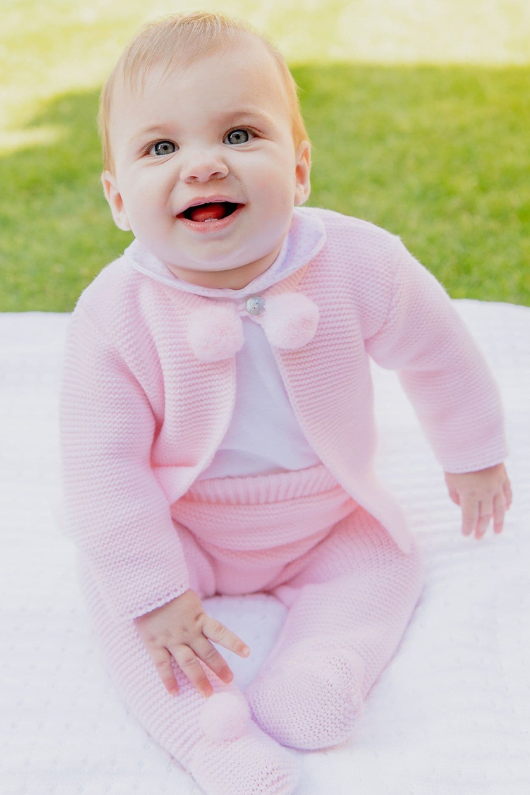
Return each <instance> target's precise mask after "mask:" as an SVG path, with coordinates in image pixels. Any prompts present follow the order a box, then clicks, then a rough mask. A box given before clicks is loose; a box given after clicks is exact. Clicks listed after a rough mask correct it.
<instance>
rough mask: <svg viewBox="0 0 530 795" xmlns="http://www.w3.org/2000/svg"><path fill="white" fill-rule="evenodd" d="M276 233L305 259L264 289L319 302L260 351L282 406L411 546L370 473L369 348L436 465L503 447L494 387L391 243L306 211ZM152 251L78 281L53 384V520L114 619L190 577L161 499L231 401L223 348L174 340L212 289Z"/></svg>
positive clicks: (220, 430)
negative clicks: (58, 516)
mask: <svg viewBox="0 0 530 795" xmlns="http://www.w3.org/2000/svg"><path fill="white" fill-rule="evenodd" d="M315 229H316V231H317V232H318V233H319V234H320V237H321V241H320V245H319V246H317V247H316V249H315V248H314V247H313V249H312V250H311V251H310V252H308V247H307V245H304V240H305V238H306V237H307V232H308V230H311V232H312V235H313V238H314V235H315ZM290 235H291V240H292V245H291V255H290V256H291V257H293V258H294V260H293V261H295V262H296V263H297V264H300V263H301V262H303V260H304V259H305V260H306V261H305V262H304V263H303V264H302V265H301V267H299V268H298V270H296V271H295V272H294V273H291V274H290V275H288V276H287V277H286V278H284V279H283V280H282V281H279V282H278V283H276V284H273V285H272V286H271V287H269V288H268V289H266V290H264V291H263V292H262V293H261V296H262V298H263V299H264V300H265V305H266V302H267V299H268V298H270V297H272V296H276V295H282V294H286V293H296V292H299V293H301V294H302V295H304V296H306V297H307V298H309V299H311V300H312V301H313V302H314V303H315V304H316V305H317V307H318V310H319V318H318V326H317V328H316V333H315V334H314V336H313V338H312V339H311V340H310V341H309V342H308V343H307V344H305V345H304V346H303V347H300V348H298V349H296V350H292V349H281V348H274V347H273V351H274V355H275V358H276V361H277V364H278V367H279V370H280V373H281V376H282V378H283V381H284V385H285V389H286V391H287V394H288V396H289V400H290V402H291V405H292V408H293V411H294V413H295V416H296V418H297V420H298V422H299V424H300V426H301V428H302V430H303V432H304V434H305V436H306V438H307V440H308V441H309V443H310V445H311V446H312V448H313V449H314V450H315V452H316V454H317V455H318V457H319V458H320V459H321V461H322V462H323V463H324V464H325V466H326V467H327V468H328V469H329V471H330V472H331V473H332V474H333V475H334V477H335V478H336V480H337V481H338V482H339V483H340V484H341V485H342V486H343V488H344V489H345V490H346V491H347V492H348V493H349V494H350V495H351V496H352V497H353V498H354V499H355V500H356V501H357V502H359V503H360V504H361V505H362V506H363V507H364V508H366V509H367V510H368V511H369V512H370V513H371V514H373V515H374V516H375V517H376V518H377V519H378V520H379V521H380V522H381V523H382V524H383V525H384V526H385V527H386V528H387V530H388V532H389V533H390V534H391V535H392V537H393V538H394V539H395V541H396V542H397V544H398V545H399V547H400V548H401V549H402V550H403V551H404V552H408V551H409V549H410V531H409V529H408V528H407V523H406V518H405V515H404V513H403V511H402V509H401V508H400V506H399V504H398V503H397V501H396V500H395V498H394V497H393V496H392V495H391V494H390V493H389V492H388V490H387V489H386V488H385V487H384V486H383V485H382V484H381V483H380V482H379V481H378V479H377V477H376V475H375V472H374V454H375V449H376V429H375V423H374V413H373V393H372V381H371V377H370V368H369V356H371V357H372V358H373V359H374V360H375V361H376V362H378V363H379V364H380V365H381V366H383V367H386V368H392V369H395V370H397V371H398V375H399V379H400V381H401V384H402V386H403V388H404V389H405V391H406V394H407V396H408V398H409V399H410V401H411V403H412V405H413V407H414V409H415V411H416V413H417V415H418V417H419V420H420V422H421V423H422V427H423V429H424V431H425V434H426V436H427V438H428V440H429V442H430V444H431V445H432V448H433V450H434V453H435V455H436V457H437V459H438V461H439V462H440V464H441V465H442V467H443V468H444V470H445V471H447V472H467V471H474V470H478V469H482V468H485V467H487V466H493V465H494V464H497V463H499V462H501V461H502V460H503V459H504V458H505V456H506V453H507V448H506V441H505V435H504V428H503V417H502V410H501V403H500V397H499V392H498V389H497V386H496V384H495V382H494V379H493V377H492V375H491V373H490V371H489V369H488V367H487V365H486V363H485V361H484V359H483V357H482V356H481V355H480V353H479V351H478V349H477V346H476V344H475V342H474V341H473V339H472V337H471V335H470V333H469V331H468V330H467V328H466V327H465V325H464V323H463V322H462V320H461V319H460V317H459V315H458V314H457V312H456V310H455V309H454V307H453V305H452V303H451V300H450V298H449V296H448V295H447V293H446V292H445V291H444V289H443V288H442V286H441V285H440V284H439V282H437V281H436V279H435V278H434V276H432V275H431V274H430V273H429V272H428V271H427V270H426V269H425V268H424V267H423V266H422V265H420V264H419V263H418V262H417V260H415V259H414V257H412V255H411V254H410V253H409V252H408V251H407V249H406V248H405V247H404V246H403V244H402V243H401V241H400V240H399V238H397V237H395V236H394V235H392V234H390V233H389V232H386V231H384V230H382V229H380V228H378V227H376V226H374V225H372V224H370V223H367V222H364V221H361V220H358V219H355V218H351V217H348V216H344V215H341V214H339V213H335V212H332V211H328V210H322V209H316V208H299V209H296V210H295V211H294V213H293V220H292V225H291V230H290ZM318 249H319V250H318ZM315 250H318V253H316V255H314V256H308V254H311V255H312V254H314V251H315ZM149 260H151V261H152V255H150V254H149V253H148V252H146V251H145V250H144V249H143V248H142V246H141V245H140V244H139V242H138V241H135V242H134V243H133V244H132V245H131V246H130V247H129V249H127V250H126V252H125V253H124V255H123V256H122V257H120V258H119V259H118V260H116V261H114V262H112V263H111V264H110V265H108V266H107V267H106V268H104V269H103V270H102V272H101V273H100V274H99V275H98V276H97V277H96V279H95V280H94V281H93V282H92V283H91V284H90V285H89V286H88V287H87V288H86V290H85V291H84V292H83V293H82V295H81V297H80V299H79V301H78V303H77V305H76V307H75V310H74V312H73V314H72V317H71V321H70V324H69V329H68V335H67V345H66V352H65V360H64V371H63V382H62V390H61V410H60V424H61V446H62V468H63V499H64V506H63V507H64V517H65V532H66V533H67V535H69V536H71V537H72V539H73V540H74V542H75V543H76V545H77V546H78V548H79V550H80V553H81V554H82V555H83V556H84V560H85V561H86V562H87V564H88V566H89V567H90V568H91V570H92V572H93V574H94V575H95V577H96V578H97V581H98V583H99V585H100V588H101V591H102V594H103V596H104V598H105V600H106V602H107V604H108V607H109V609H110V610H111V611H112V614H113V615H114V616H115V618H116V619H119V620H128V619H131V618H134V617H136V616H139V615H141V614H143V613H146V612H148V611H150V610H153V609H154V608H156V607H158V606H160V605H162V604H165V603H166V602H168V601H170V600H171V599H173V598H175V597H177V596H179V595H180V594H181V593H183V592H184V591H185V590H186V589H187V588H189V587H190V584H189V577H188V572H187V569H186V565H185V562H184V558H183V554H182V549H181V546H180V542H179V539H178V535H177V533H176V532H175V530H174V526H173V524H172V518H171V505H172V504H173V503H175V502H176V501H177V500H178V499H179V498H180V497H181V496H182V495H183V494H184V493H185V492H186V491H187V489H188V488H189V487H190V486H191V484H192V483H193V481H194V480H195V479H196V478H197V476H198V475H199V474H200V473H201V472H202V471H204V470H205V469H206V467H207V466H208V465H209V463H210V462H211V460H212V458H213V456H214V454H215V452H216V450H217V448H218V446H219V444H220V442H221V440H222V438H223V436H224V434H225V433H226V430H227V428H228V426H229V423H230V419H231V414H232V410H233V406H234V400H235V387H236V378H235V355H231V356H229V357H228V358H224V359H222V360H219V361H212V362H208V361H203V360H200V359H199V358H197V356H196V355H195V353H194V352H193V350H192V348H191V346H190V342H189V339H188V323H189V320H190V316H191V314H192V313H193V312H195V311H196V310H197V309H198V308H201V307H204V306H207V307H211V306H212V299H211V298H207V297H204V296H202V295H195V294H193V293H189V292H183V291H181V290H179V289H173V288H172V287H171V285H170V284H168V283H166V282H164V281H163V280H159V279H157V278H156V277H150V275H149V267H147V264H148V262H149ZM143 265H146V267H145V268H144V267H143ZM289 270H290V269H289ZM223 305H224V306H226V302H224V303H223ZM288 540H289V539H286V542H288ZM216 543H218V545H219V546H222V543H223V528H222V527H221V526H220V527H219V539H218V541H216Z"/></svg>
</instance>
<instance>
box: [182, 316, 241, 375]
mask: <svg viewBox="0 0 530 795" xmlns="http://www.w3.org/2000/svg"><path fill="white" fill-rule="evenodd" d="M188 342H189V343H190V346H191V349H192V350H193V353H194V354H195V356H196V357H197V359H201V361H203V362H218V361H221V360H222V359H230V358H231V357H232V356H234V355H235V354H236V353H237V351H238V350H240V348H242V347H243V344H244V342H245V337H244V334H243V323H242V321H241V318H240V317H239V316H238V315H237V314H236V313H235V312H234V310H233V309H232V308H231V307H228V306H209V307H208V308H207V309H196V310H195V311H194V312H192V314H191V315H190V318H189V321H188Z"/></svg>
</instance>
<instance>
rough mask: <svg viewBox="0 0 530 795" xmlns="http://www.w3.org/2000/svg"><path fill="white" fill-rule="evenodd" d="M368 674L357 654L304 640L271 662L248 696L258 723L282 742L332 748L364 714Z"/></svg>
mask: <svg viewBox="0 0 530 795" xmlns="http://www.w3.org/2000/svg"><path fill="white" fill-rule="evenodd" d="M363 672H364V665H363V661H362V659H361V658H360V657H359V655H357V654H355V653H354V652H349V651H347V650H345V649H339V648H336V647H335V648H326V647H325V646H322V644H321V643H320V644H311V643H305V642H303V643H302V642H300V643H297V644H295V645H294V646H293V647H291V648H290V649H286V650H285V651H282V652H281V653H280V654H278V656H277V657H276V658H275V659H274V660H273V661H272V662H270V663H268V664H266V667H265V668H264V669H262V671H261V672H260V674H259V675H258V677H257V678H256V679H255V680H254V681H253V682H252V684H251V685H250V687H249V688H248V689H247V691H246V693H245V695H246V697H247V701H248V703H249V706H250V710H251V713H252V716H253V718H254V720H255V721H256V723H257V724H258V725H259V726H260V727H261V728H262V729H263V731H265V732H267V734H268V735H270V736H271V737H273V738H274V739H275V740H277V741H278V742H279V743H281V744H282V745H287V746H290V747H292V748H299V749H306V750H316V749H318V748H328V747H330V746H333V745H337V744H338V743H341V742H343V741H344V740H346V739H348V737H349V736H350V735H351V734H352V732H353V729H354V726H355V724H356V723H357V722H358V720H359V718H360V717H361V715H362V711H363V700H362V690H361V688H362V681H363Z"/></svg>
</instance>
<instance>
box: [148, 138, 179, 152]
mask: <svg viewBox="0 0 530 795" xmlns="http://www.w3.org/2000/svg"><path fill="white" fill-rule="evenodd" d="M173 152H176V147H175V144H173V143H171V141H157V143H156V144H153V146H152V147H151V149H150V150H149V154H150V155H172V154H173Z"/></svg>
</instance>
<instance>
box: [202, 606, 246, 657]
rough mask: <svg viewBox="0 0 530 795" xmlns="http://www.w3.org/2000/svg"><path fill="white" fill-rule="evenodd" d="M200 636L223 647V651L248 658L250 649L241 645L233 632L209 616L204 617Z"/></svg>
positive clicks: (239, 639)
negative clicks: (226, 650)
mask: <svg viewBox="0 0 530 795" xmlns="http://www.w3.org/2000/svg"><path fill="white" fill-rule="evenodd" d="M202 634H203V635H205V636H206V637H207V638H208V639H209V640H213V642H214V643H219V645H221V646H224V648H225V649H228V650H229V651H233V652H235V654H239V656H240V657H248V655H249V654H250V649H249V648H248V646H247V645H246V644H245V643H243V641H242V640H241V638H238V637H237V635H235V634H234V633H233V632H231V631H230V630H229V629H227V628H226V627H225V626H224V624H221V622H220V621H217V619H215V618H212V617H211V616H206V620H205V622H204V624H203V627H202Z"/></svg>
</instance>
